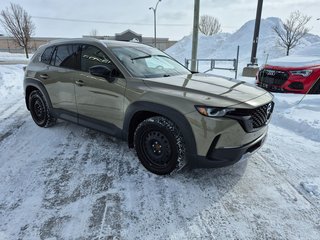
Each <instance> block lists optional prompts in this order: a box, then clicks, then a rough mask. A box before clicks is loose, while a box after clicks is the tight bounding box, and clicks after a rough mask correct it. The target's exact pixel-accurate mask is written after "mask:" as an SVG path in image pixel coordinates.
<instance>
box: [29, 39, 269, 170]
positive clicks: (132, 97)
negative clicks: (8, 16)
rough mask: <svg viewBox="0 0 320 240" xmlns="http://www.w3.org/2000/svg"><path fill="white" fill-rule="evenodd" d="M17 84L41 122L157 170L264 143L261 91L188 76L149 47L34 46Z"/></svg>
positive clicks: (265, 113)
mask: <svg viewBox="0 0 320 240" xmlns="http://www.w3.org/2000/svg"><path fill="white" fill-rule="evenodd" d="M24 89H25V100H26V105H27V108H28V110H29V111H30V113H31V116H32V118H33V120H34V121H35V123H36V124H37V125H39V126H40V127H49V126H52V125H53V124H54V123H55V122H56V119H57V118H60V119H64V120H68V121H71V122H74V123H77V124H80V125H83V126H86V127H89V128H93V129H97V130H100V131H103V132H105V133H107V134H110V135H112V136H116V137H119V138H121V139H123V140H125V141H127V142H128V145H129V147H130V148H131V147H134V148H135V150H136V152H137V155H138V157H139V159H140V161H141V163H142V164H143V166H144V167H145V168H146V169H148V170H149V171H151V172H153V173H155V174H159V175H163V174H169V173H171V172H172V171H175V170H178V169H181V168H182V167H184V166H185V165H188V166H190V167H192V168H196V167H222V166H226V165H230V164H233V163H235V162H237V161H238V160H240V159H241V157H242V156H243V155H244V154H246V153H251V152H253V151H255V150H256V149H258V148H259V147H260V146H261V145H262V144H263V142H264V140H265V137H266V135H267V128H268V126H267V125H268V123H269V120H270V117H271V113H272V111H273V102H272V99H273V97H272V95H271V94H269V93H268V92H266V91H265V90H263V89H260V88H258V87H255V86H252V85H249V84H246V83H244V82H239V81H236V80H234V79H228V78H224V77H218V76H214V75H208V74H200V73H192V72H190V71H189V70H188V69H186V68H185V67H184V66H182V65H181V64H179V63H178V62H177V61H175V60H174V59H172V58H171V57H170V56H168V55H166V54H165V53H163V52H161V51H159V50H157V49H155V48H152V47H149V46H146V45H143V44H138V43H128V42H118V41H104V40H103V41H102V40H95V39H70V40H58V41H53V42H50V43H49V44H47V45H44V46H41V47H40V48H39V49H38V50H37V52H36V53H35V54H34V56H33V58H32V59H31V61H30V63H29V65H28V66H27V67H26V71H25V78H24ZM119 160H120V159H119Z"/></svg>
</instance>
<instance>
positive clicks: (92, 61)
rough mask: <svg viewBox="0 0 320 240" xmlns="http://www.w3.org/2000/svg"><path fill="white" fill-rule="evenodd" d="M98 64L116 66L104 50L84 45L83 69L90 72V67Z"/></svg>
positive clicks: (113, 67)
mask: <svg viewBox="0 0 320 240" xmlns="http://www.w3.org/2000/svg"><path fill="white" fill-rule="evenodd" d="M96 65H104V66H107V67H108V68H109V69H115V68H116V67H115V65H114V64H113V63H112V62H111V60H110V59H109V58H108V57H107V56H106V55H105V54H104V53H103V52H102V50H100V49H99V48H97V47H94V46H90V45H83V46H82V54H81V70H82V71H85V72H89V68H90V67H93V66H96Z"/></svg>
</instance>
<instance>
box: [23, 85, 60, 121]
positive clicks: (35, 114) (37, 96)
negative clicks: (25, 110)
mask: <svg viewBox="0 0 320 240" xmlns="http://www.w3.org/2000/svg"><path fill="white" fill-rule="evenodd" d="M29 110H30V113H31V116H32V119H33V121H34V122H35V123H36V124H37V125H38V126H39V127H50V126H52V125H54V124H55V123H56V118H54V117H53V116H52V115H51V114H50V111H49V106H48V103H47V102H46V100H45V99H44V97H43V95H42V93H41V92H40V91H39V90H33V91H32V92H31V93H30V95H29Z"/></svg>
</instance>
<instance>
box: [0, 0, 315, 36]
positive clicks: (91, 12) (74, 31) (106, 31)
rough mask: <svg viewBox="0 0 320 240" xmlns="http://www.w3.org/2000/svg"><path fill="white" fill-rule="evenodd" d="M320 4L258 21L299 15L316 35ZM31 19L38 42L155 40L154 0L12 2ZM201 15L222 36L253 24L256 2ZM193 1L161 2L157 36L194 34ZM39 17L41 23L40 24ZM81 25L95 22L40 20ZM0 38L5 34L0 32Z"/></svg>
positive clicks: (267, 12)
mask: <svg viewBox="0 0 320 240" xmlns="http://www.w3.org/2000/svg"><path fill="white" fill-rule="evenodd" d="M318 1H319V0H282V1H279V0H264V8H263V11H262V17H263V18H267V17H279V18H281V19H283V20H284V19H285V18H287V17H288V16H289V15H290V12H292V11H295V10H300V11H301V12H302V13H304V14H307V15H309V16H311V17H312V19H311V21H310V22H309V24H308V27H310V28H311V29H312V30H311V33H314V34H317V35H320V21H317V20H316V19H317V18H320V6H319V4H318ZM12 2H13V3H18V4H20V5H21V6H22V7H23V8H25V9H26V10H27V11H28V13H29V14H30V15H31V16H33V17H34V18H33V21H34V23H35V25H36V32H35V36H37V37H81V36H82V35H88V34H90V32H91V31H92V30H93V29H96V30H97V32H98V35H114V34H115V33H120V32H122V31H124V30H126V29H131V30H133V31H135V32H137V33H141V34H142V35H143V36H150V37H152V36H153V12H152V11H150V10H149V7H152V6H154V5H155V4H156V2H157V0H135V1H128V0H116V1H114V0H90V1H83V0H68V1H66V0H28V1H25V0H13V1H12ZM200 2H201V6H200V15H202V14H208V15H212V16H215V17H217V18H218V19H219V21H220V22H221V25H222V30H223V31H224V32H231V33H232V32H234V31H236V30H237V29H238V28H240V27H241V26H242V25H243V24H244V23H245V22H247V21H248V20H252V19H254V18H255V14H256V7H257V0H200ZM9 4H10V1H9V0H4V1H3V0H2V1H0V9H1V10H2V9H4V8H5V7H7V6H9ZM193 6H194V1H193V0H186V1H182V0H162V1H161V2H160V3H159V5H158V11H157V21H158V27H157V34H158V36H159V37H169V38H170V39H172V40H179V39H181V38H182V37H183V36H185V35H189V34H190V33H191V31H192V23H193ZM38 17H41V18H38ZM43 17H48V18H58V19H61V18H64V19H75V20H76V19H82V20H90V21H101V22H104V23H95V22H77V21H61V20H52V19H44V18H43ZM0 33H5V32H4V30H3V28H2V26H0Z"/></svg>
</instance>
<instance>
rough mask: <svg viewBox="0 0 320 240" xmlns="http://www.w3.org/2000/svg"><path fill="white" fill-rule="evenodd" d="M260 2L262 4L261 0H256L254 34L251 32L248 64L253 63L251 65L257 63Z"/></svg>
mask: <svg viewBox="0 0 320 240" xmlns="http://www.w3.org/2000/svg"><path fill="white" fill-rule="evenodd" d="M262 4H263V0H258V6H257V14H256V21H255V24H254V34H253V41H252V52H251V63H250V65H253V66H257V65H258V61H257V48H258V41H259V31H260V22H261V12H262Z"/></svg>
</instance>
